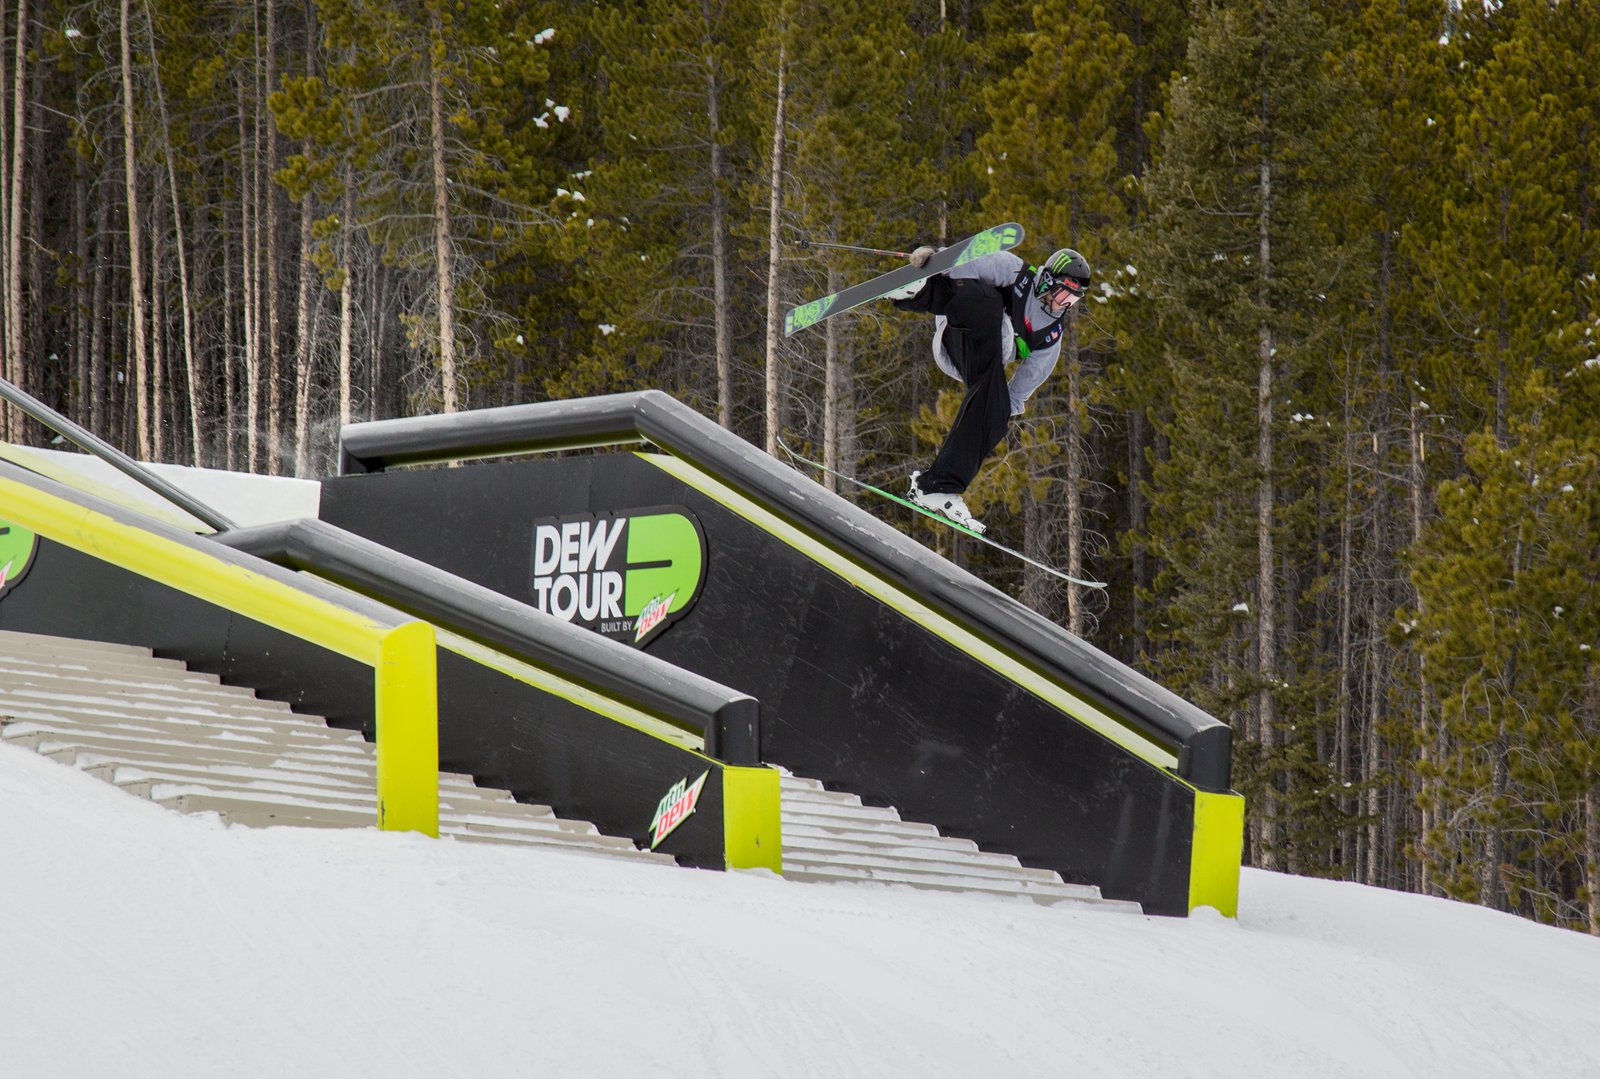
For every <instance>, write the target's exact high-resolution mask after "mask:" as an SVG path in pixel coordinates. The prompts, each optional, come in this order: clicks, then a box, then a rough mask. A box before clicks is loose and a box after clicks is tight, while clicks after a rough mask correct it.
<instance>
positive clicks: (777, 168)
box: [767, 46, 788, 457]
mask: <svg viewBox="0 0 1600 1079" xmlns="http://www.w3.org/2000/svg"><path fill="white" fill-rule="evenodd" d="M786 77H787V60H786V53H785V51H784V47H783V46H779V48H778V105H777V108H776V110H775V111H774V114H773V119H772V192H771V195H770V196H769V200H768V223H767V452H768V453H769V454H771V455H772V456H774V457H776V456H777V455H778V433H779V428H780V426H781V425H782V423H783V413H782V397H783V378H782V372H781V370H780V368H779V362H780V361H779V358H778V342H779V335H778V273H779V270H780V268H781V266H782V255H783V250H782V249H783V241H782V237H781V230H780V228H779V225H780V223H781V222H782V220H783V147H784V130H783V128H784V123H785V122H786V121H785V119H784V111H785V110H784V105H785V102H786V101H787V99H788V90H787V89H786V88H785V85H784V82H785V79H786Z"/></svg>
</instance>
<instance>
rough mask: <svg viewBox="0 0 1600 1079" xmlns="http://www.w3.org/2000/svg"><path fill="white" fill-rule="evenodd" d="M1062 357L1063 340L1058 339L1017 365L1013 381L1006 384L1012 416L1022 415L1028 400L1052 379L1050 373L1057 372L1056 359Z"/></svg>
mask: <svg viewBox="0 0 1600 1079" xmlns="http://www.w3.org/2000/svg"><path fill="white" fill-rule="evenodd" d="M1060 355H1061V339H1060V338H1059V337H1058V338H1056V340H1055V343H1054V344H1051V345H1046V346H1045V347H1044V348H1038V349H1034V350H1033V351H1032V352H1030V353H1029V354H1028V358H1027V359H1025V360H1023V361H1022V362H1021V363H1019V364H1017V369H1016V370H1015V371H1013V372H1011V381H1010V382H1008V383H1007V384H1006V388H1007V390H1009V391H1010V395H1011V414H1012V415H1013V416H1020V415H1022V410H1023V409H1024V408H1025V407H1026V406H1027V404H1028V398H1030V397H1032V396H1033V391H1034V390H1036V389H1038V388H1039V387H1040V385H1042V384H1043V383H1044V380H1045V379H1047V378H1049V377H1050V372H1051V371H1054V370H1055V367H1056V359H1057V358H1058V357H1060Z"/></svg>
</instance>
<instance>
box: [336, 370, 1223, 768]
mask: <svg viewBox="0 0 1600 1079" xmlns="http://www.w3.org/2000/svg"><path fill="white" fill-rule="evenodd" d="M639 442H648V443H651V444H654V445H656V446H659V447H660V448H661V449H663V450H666V451H667V452H668V453H671V454H673V455H675V456H677V457H679V458H681V459H683V460H686V461H690V462H693V463H694V465H695V466H696V467H698V468H701V469H703V470H705V471H706V472H707V473H709V474H711V475H712V476H715V477H716V478H718V479H720V480H723V481H726V482H728V483H729V484H730V485H731V486H733V487H735V488H737V489H738V490H739V491H741V492H743V493H744V494H745V495H746V496H747V497H749V498H751V499H752V500H754V501H755V502H757V503H758V504H760V505H762V506H764V507H765V508H767V509H768V510H770V511H772V512H774V513H776V514H778V515H779V516H781V517H784V518H786V519H788V520H790V521H792V522H795V523H796V524H797V525H798V526H799V527H800V528H802V529H804V530H806V531H808V532H809V533H811V534H812V535H814V536H817V537H819V538H820V539H822V540H823V541H824V542H826V543H827V544H829V545H830V546H832V547H834V548H835V549H838V550H841V551H843V552H845V553H846V554H848V555H849V556H850V557H852V558H855V559H857V560H859V561H860V562H861V563H863V564H864V565H867V566H870V567H871V568H872V571H873V572H875V573H877V574H879V575H881V576H882V577H883V578H884V579H886V580H890V581H893V582H896V583H897V584H900V585H902V586H904V587H906V588H908V589H910V590H912V591H913V592H914V593H915V594H916V595H918V596H919V597H921V598H922V599H923V600H924V601H925V602H927V603H929V604H930V605H932V606H934V607H936V608H938V609H940V610H942V611H943V612H944V613H945V614H946V615H947V616H949V617H952V618H954V619H956V620H957V621H959V622H960V623H962V624H964V625H966V626H968V627H970V628H971V629H973V630H974V631H975V632H977V633H979V634H980V635H982V636H984V637H986V638H988V639H989V640H991V641H993V642H994V643H995V644H996V645H997V646H999V647H1000V648H1002V649H1004V650H1006V651H1007V652H1009V653H1010V654H1012V655H1015V656H1017V657H1018V658H1020V659H1021V660H1022V661H1023V662H1025V663H1027V664H1029V665H1030V666H1032V667H1033V668H1034V669H1036V670H1040V671H1042V672H1044V673H1046V674H1047V675H1048V676H1050V677H1053V678H1055V679H1058V680H1059V681H1060V682H1061V684H1063V685H1065V686H1067V687H1070V688H1071V689H1072V690H1074V691H1075V692H1078V693H1081V694H1083V695H1084V696H1085V697H1086V698H1087V699H1089V700H1090V701H1091V702H1093V703H1094V704H1095V705H1096V706H1099V707H1105V708H1108V709H1109V710H1110V711H1111V712H1112V713H1114V714H1115V715H1117V716H1118V717H1120V721H1121V722H1125V723H1127V724H1128V725H1129V726H1130V727H1131V728H1133V729H1136V730H1139V731H1141V732H1143V733H1145V734H1146V735H1148V736H1151V737H1153V738H1156V739H1158V740H1161V741H1163V742H1165V743H1167V744H1169V745H1171V746H1173V747H1175V748H1176V750H1177V756H1178V760H1179V767H1178V774H1179V775H1180V776H1182V777H1183V778H1184V779H1186V780H1187V781H1189V782H1190V783H1193V784H1194V785H1195V786H1197V787H1199V788H1201V789H1203V790H1212V791H1225V790H1227V789H1228V787H1229V784H1230V772H1231V764H1230V755H1231V745H1232V731H1231V729H1230V728H1229V727H1228V726H1227V725H1226V724H1224V723H1222V722H1221V721H1219V720H1217V719H1215V718H1214V717H1212V716H1210V715H1208V714H1206V713H1205V712H1204V711H1202V710H1201V709H1199V708H1198V707H1196V706H1195V705H1193V704H1191V703H1190V702H1188V701H1186V700H1184V699H1183V698H1181V697H1179V696H1178V695H1177V694H1175V693H1173V692H1172V691H1171V690H1169V689H1166V688H1165V687H1163V686H1161V685H1158V684H1157V683H1155V682H1154V681H1152V680H1151V679H1149V678H1146V677H1145V676H1144V675H1142V674H1139V673H1138V672H1137V671H1135V670H1133V669H1132V668H1131V667H1128V666H1126V665H1125V664H1123V663H1121V662H1119V661H1117V660H1116V659H1114V658H1112V657H1111V656H1108V655H1106V654H1105V653H1103V652H1101V651H1100V650H1099V649H1096V648H1094V647H1092V646H1091V645H1089V644H1087V643H1085V642H1083V641H1081V640H1079V639H1078V638H1077V637H1074V636H1072V635H1071V634H1069V633H1067V632H1066V631H1064V630H1062V629H1061V628H1060V627H1059V626H1057V625H1055V623H1053V622H1050V621H1049V620H1048V619H1045V618H1043V617H1041V616H1039V615H1037V614H1035V613H1034V612H1032V611H1030V610H1028V609H1027V608H1025V607H1022V606H1021V605H1020V604H1017V603H1015V602H1013V601H1012V600H1010V599H1009V597H1006V596H1004V595H1003V594H1001V593H999V592H997V591H996V590H994V589H992V588H990V587H989V586H988V585H986V584H984V583H983V582H982V581H980V580H978V579H977V578H976V577H973V576H972V575H970V574H967V573H965V572H963V571H961V570H959V569H956V568H954V567H952V566H950V564H949V563H947V562H945V561H944V560H943V559H940V558H938V557H937V556H935V555H933V554H932V553H931V552H929V551H928V550H927V549H926V548H924V547H923V546H922V545H921V544H919V543H916V542H915V541H913V540H911V539H909V538H907V537H905V536H903V535H902V534H901V533H899V532H898V531H896V530H895V529H893V528H891V527H889V526H888V525H886V524H884V523H883V522H881V521H879V520H878V519H877V518H875V517H873V516H872V515H871V514H869V513H867V512H866V511H865V510H862V509H860V508H858V507H856V506H853V505H851V504H850V503H848V502H846V501H845V500H843V499H839V498H836V497H832V496H830V497H827V498H823V497H821V496H819V495H818V493H817V488H816V486H815V485H814V484H811V483H808V482H805V481H803V480H801V479H800V478H799V477H798V476H797V475H796V474H795V473H794V472H793V471H792V470H791V469H789V468H788V467H787V466H785V465H783V464H780V463H779V462H777V461H774V460H773V459H772V458H771V457H769V456H768V455H767V454H765V453H763V452H761V451H760V450H758V449H757V448H755V447H754V446H751V445H750V444H749V443H747V442H745V441H744V440H743V439H740V438H739V437H738V436H736V435H734V434H733V433H732V432H729V431H726V430H724V429H723V428H722V427H719V426H718V425H717V424H715V423H714V422H712V421H711V420H709V419H707V418H706V417H704V416H701V415H700V414H699V413H697V412H695V411H694V410H693V409H691V408H689V407H688V406H686V405H683V404H681V403H680V402H678V401H676V400H674V399H673V398H672V397H670V396H668V395H667V394H665V393H662V392H660V391H657V390H648V391H644V392H640V393H624V394H614V395H611V396H607V397H596V398H589V399H585V400H577V401H552V402H546V403H541V404H533V405H511V406H506V407H503V408H492V409H484V410H481V411H476V412H464V413H462V412H458V413H453V414H450V415H442V416H426V417H417V418H410V419H396V420H380V421H376V422H371V423H362V424H354V425H351V426H347V427H346V428H345V429H344V431H343V432H342V433H341V436H340V453H339V457H340V472H341V474H356V473H365V472H381V471H383V470H385V469H386V468H390V467H394V466H404V465H416V464H427V463H437V462H444V461H451V460H461V459H465V458H471V457H494V456H508V455H512V454H519V453H538V452H550V451H555V450H567V449H577V448H588V447H595V446H604V445H618V444H632V443H639Z"/></svg>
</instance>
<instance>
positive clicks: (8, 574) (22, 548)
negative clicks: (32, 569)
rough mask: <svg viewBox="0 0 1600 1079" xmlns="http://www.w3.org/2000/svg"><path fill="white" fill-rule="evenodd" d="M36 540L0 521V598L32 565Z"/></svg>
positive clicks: (32, 535) (19, 529)
mask: <svg viewBox="0 0 1600 1079" xmlns="http://www.w3.org/2000/svg"><path fill="white" fill-rule="evenodd" d="M38 545H39V543H38V538H37V537H36V536H35V535H34V534H33V533H32V532H30V531H28V530H27V529H26V528H20V527H18V526H17V525H14V524H12V523H11V522H10V521H4V520H0V596H4V595H5V594H6V593H7V592H9V591H11V589H13V588H15V587H16V585H17V582H18V581H20V580H22V575H23V574H24V573H27V572H28V567H29V566H31V565H32V564H33V552H34V549H35V548H36V547H38Z"/></svg>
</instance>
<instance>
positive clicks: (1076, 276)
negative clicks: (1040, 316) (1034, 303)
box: [1033, 247, 1089, 300]
mask: <svg viewBox="0 0 1600 1079" xmlns="http://www.w3.org/2000/svg"><path fill="white" fill-rule="evenodd" d="M1088 287H1089V260H1088V259H1086V258H1084V257H1083V256H1082V255H1080V254H1078V253H1077V252H1076V251H1074V250H1073V249H1072V248H1070V247H1063V248H1062V249H1061V250H1059V251H1057V252H1056V253H1055V254H1053V255H1051V256H1050V257H1049V258H1047V259H1045V262H1044V265H1043V266H1041V267H1039V272H1038V273H1037V274H1036V275H1035V276H1034V279H1033V294H1034V295H1035V296H1037V297H1039V298H1040V299H1041V300H1042V299H1044V298H1045V297H1047V296H1049V295H1050V294H1051V293H1052V292H1054V291H1055V290H1056V289H1059V288H1065V289H1068V290H1069V291H1071V292H1072V293H1073V294H1074V295H1078V296H1081V295H1083V290H1084V289H1086V288H1088Z"/></svg>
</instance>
